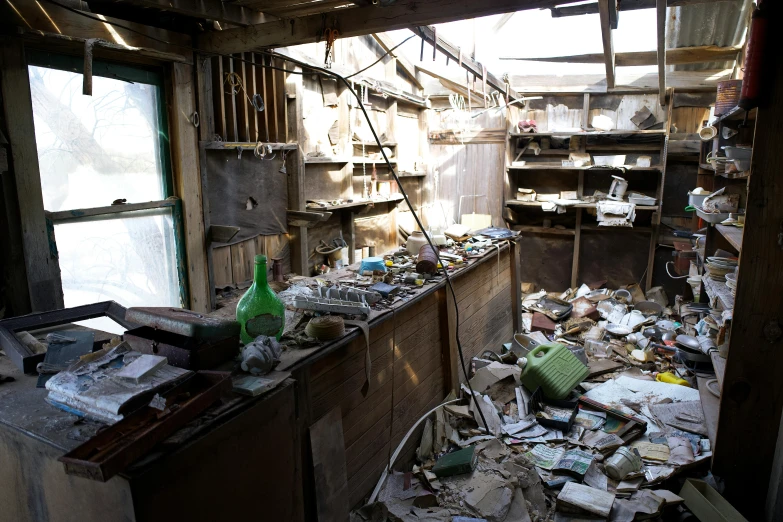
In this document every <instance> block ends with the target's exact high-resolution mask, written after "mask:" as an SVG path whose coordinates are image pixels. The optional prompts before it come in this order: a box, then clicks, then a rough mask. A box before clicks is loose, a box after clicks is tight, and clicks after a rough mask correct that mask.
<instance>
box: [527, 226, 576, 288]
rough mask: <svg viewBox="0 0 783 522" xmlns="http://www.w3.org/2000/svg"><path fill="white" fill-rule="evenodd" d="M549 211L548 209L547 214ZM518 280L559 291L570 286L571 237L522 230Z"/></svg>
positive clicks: (572, 240)
mask: <svg viewBox="0 0 783 522" xmlns="http://www.w3.org/2000/svg"><path fill="white" fill-rule="evenodd" d="M547 214H551V212H549V213H547ZM522 236H523V237H522V239H521V240H520V242H519V243H520V248H521V250H522V273H521V275H520V280H521V281H522V282H524V283H535V285H536V288H537V289H539V290H541V289H544V290H547V291H548V292H560V291H563V290H565V289H567V288H569V287H570V286H571V259H572V257H573V255H572V254H573V251H574V239H573V238H572V237H568V236H534V235H526V234H525V233H524V232H523V233H522Z"/></svg>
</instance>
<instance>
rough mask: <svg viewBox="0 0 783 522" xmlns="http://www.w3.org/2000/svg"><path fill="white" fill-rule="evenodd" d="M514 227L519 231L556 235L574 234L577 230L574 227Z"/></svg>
mask: <svg viewBox="0 0 783 522" xmlns="http://www.w3.org/2000/svg"><path fill="white" fill-rule="evenodd" d="M513 229H514V230H515V231H519V232H527V233H529V234H549V235H555V236H574V235H576V231H575V230H574V229H573V228H552V227H535V226H526V225H514V226H513Z"/></svg>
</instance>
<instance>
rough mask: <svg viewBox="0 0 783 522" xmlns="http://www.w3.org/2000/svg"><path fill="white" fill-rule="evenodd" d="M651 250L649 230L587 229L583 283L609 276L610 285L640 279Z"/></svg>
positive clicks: (581, 261) (582, 257) (582, 258)
mask: <svg viewBox="0 0 783 522" xmlns="http://www.w3.org/2000/svg"><path fill="white" fill-rule="evenodd" d="M634 226H636V224H634ZM649 251H650V234H649V233H643V232H639V233H637V232H628V231H624V230H619V231H617V232H615V231H612V230H610V231H598V232H592V231H583V233H582V245H581V251H580V256H579V268H580V270H579V283H583V282H587V281H601V280H604V279H605V280H606V281H607V287H608V288H619V287H620V286H621V285H628V284H631V283H639V281H640V280H641V279H642V276H643V275H644V272H645V269H646V268H647V256H648V254H649ZM565 288H568V287H567V286H566V287H564V289H565Z"/></svg>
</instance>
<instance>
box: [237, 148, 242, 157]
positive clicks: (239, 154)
mask: <svg viewBox="0 0 783 522" xmlns="http://www.w3.org/2000/svg"><path fill="white" fill-rule="evenodd" d="M237 159H238V160H241V159H242V147H237Z"/></svg>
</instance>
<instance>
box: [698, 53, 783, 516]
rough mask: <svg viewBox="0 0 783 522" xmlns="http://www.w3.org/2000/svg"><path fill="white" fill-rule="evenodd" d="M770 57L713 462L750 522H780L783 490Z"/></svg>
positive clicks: (777, 90)
mask: <svg viewBox="0 0 783 522" xmlns="http://www.w3.org/2000/svg"><path fill="white" fill-rule="evenodd" d="M767 58H768V60H766V62H767V63H765V64H764V67H765V68H766V69H767V70H769V71H770V72H771V74H770V76H769V79H768V82H767V83H766V87H769V88H768V89H766V90H767V92H768V94H769V99H768V102H767V104H765V106H762V107H759V109H758V114H757V117H756V129H755V137H754V143H753V157H752V159H751V172H752V173H753V174H752V175H751V176H750V178H749V181H748V200H747V206H746V215H745V216H746V217H745V223H746V225H745V228H744V233H743V237H742V252H741V253H740V272H739V276H738V277H737V295H736V298H735V300H734V318H733V322H732V328H731V338H730V346H731V349H730V351H729V356H728V359H727V361H726V373H725V374H724V377H723V389H722V391H721V401H720V415H719V423H718V432H717V437H716V441H715V448H714V449H713V451H714V456H713V464H712V466H713V472H714V473H715V474H716V475H718V476H720V477H721V478H722V479H724V480H725V481H726V497H727V500H729V501H730V502H731V503H732V504H733V505H734V506H735V507H736V508H737V509H739V510H740V511H741V512H742V514H743V515H744V516H745V517H746V518H747V519H748V520H776V519H779V517H774V516H772V517H765V516H764V504H765V503H764V499H765V497H766V496H767V494H768V488H769V487H770V485H772V486H774V487H773V488H772V489H773V495H772V497H771V498H773V499H774V498H775V495H776V494H777V492H778V491H779V490H778V488H779V487H780V482H779V479H780V475H779V470H780V464H779V461H777V462H775V461H774V460H773V456H774V455H775V446H776V442H777V441H778V429H779V427H780V421H781V412H783V381H782V380H781V379H780V368H781V367H783V349H782V348H783V334H781V325H783V272H781V271H780V268H779V267H780V266H782V265H783V246H782V241H781V235H780V231H781V223H783V205H781V204H780V201H781V200H782V199H783V179H781V177H780V175H779V171H780V165H781V163H783V147H781V146H780V143H781V141H782V140H783V127H781V125H780V122H781V121H783V55H781V54H780V53H770V54H769V55H768V56H767ZM771 474H773V480H770V477H771ZM774 476H777V477H776V478H775V477H774Z"/></svg>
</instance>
